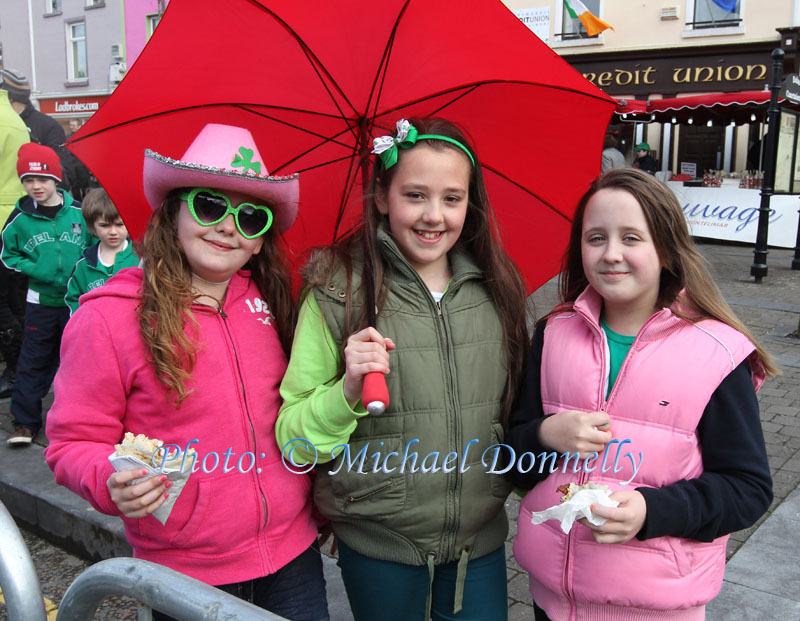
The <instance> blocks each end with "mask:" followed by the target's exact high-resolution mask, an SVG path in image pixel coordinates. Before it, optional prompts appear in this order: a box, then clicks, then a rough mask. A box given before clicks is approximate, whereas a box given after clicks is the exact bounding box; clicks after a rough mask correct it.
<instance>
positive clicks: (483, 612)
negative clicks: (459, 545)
mask: <svg viewBox="0 0 800 621" xmlns="http://www.w3.org/2000/svg"><path fill="white" fill-rule="evenodd" d="M339 567H341V569H342V579H343V580H344V586H345V588H346V589H347V598H348V599H349V600H350V608H351V609H352V610H353V617H354V618H355V620H356V621H374V620H375V619H380V620H381V621H423V620H424V619H425V605H426V601H427V596H428V580H429V576H428V567H427V566H425V565H405V564H403V563H393V562H391V561H381V560H378V559H374V558H370V557H368V556H364V555H363V554H359V553H358V552H356V551H355V550H353V549H352V548H349V547H348V546H347V545H346V544H345V543H344V542H343V541H342V540H341V539H340V540H339ZM457 570H458V562H457V561H454V562H452V563H447V564H445V565H437V566H436V570H435V572H434V578H433V587H432V589H433V591H432V602H431V619H433V620H434V621H456V620H458V621H467V620H469V621H506V619H508V586H507V584H506V558H505V548H504V547H501V548H498V549H497V550H495V551H494V552H492V553H491V554H487V555H486V556H482V557H480V558H476V559H473V560H471V561H470V562H469V564H468V565H467V576H466V583H465V584H464V600H463V603H462V605H463V608H462V609H461V610H460V611H459V612H458V613H457V614H453V601H454V599H455V588H456V573H457Z"/></svg>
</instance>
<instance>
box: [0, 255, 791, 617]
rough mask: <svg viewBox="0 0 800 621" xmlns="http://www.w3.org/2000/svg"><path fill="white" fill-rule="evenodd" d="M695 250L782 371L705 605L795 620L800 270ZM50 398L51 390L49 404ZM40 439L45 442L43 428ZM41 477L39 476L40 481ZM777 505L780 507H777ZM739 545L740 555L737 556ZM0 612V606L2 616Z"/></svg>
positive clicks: (513, 611)
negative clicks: (761, 269)
mask: <svg viewBox="0 0 800 621" xmlns="http://www.w3.org/2000/svg"><path fill="white" fill-rule="evenodd" d="M699 248H700V250H701V252H702V253H703V254H704V256H706V258H707V259H708V260H709V262H710V263H711V265H712V268H713V272H714V273H715V276H716V278H717V282H718V284H719V286H720V288H721V290H722V292H723V295H724V296H725V298H726V299H727V300H728V302H729V303H730V304H731V306H732V307H733V308H734V310H735V311H736V313H737V314H738V315H739V316H740V317H741V318H742V319H743V320H744V321H745V323H746V324H747V325H748V326H749V327H750V328H751V330H752V331H753V332H754V334H755V336H756V337H757V338H759V339H760V340H761V341H762V344H763V345H764V346H765V347H766V348H767V349H768V350H769V351H770V352H771V353H772V354H773V355H775V356H776V357H777V359H778V362H779V363H780V365H781V367H782V369H783V375H781V376H779V377H778V378H776V379H773V380H772V381H770V382H768V383H767V384H766V385H765V387H764V388H763V389H762V390H761V392H760V394H759V403H760V405H761V418H762V424H763V429H764V436H765V439H766V442H767V452H768V455H769V459H770V466H771V470H772V476H773V480H774V492H775V500H774V502H773V504H772V506H771V507H770V511H769V512H768V514H767V515H766V516H764V517H763V518H762V519H761V520H759V522H758V523H757V524H756V525H754V526H753V527H751V528H749V529H746V530H743V531H740V532H737V533H734V534H733V535H732V537H731V540H730V542H729V544H728V557H729V558H731V557H733V558H732V559H731V561H730V562H729V565H728V572H727V575H726V583H725V586H724V587H723V590H722V593H721V594H720V596H719V597H718V598H717V600H715V601H714V602H712V604H710V605H709V609H708V619H710V620H711V621H714V620H722V619H725V620H727V619H740V618H741V619H745V618H753V619H759V618H760V619H763V618H800V596H798V595H797V594H796V584H797V583H798V580H800V570H798V569H797V563H796V559H797V558H798V555H800V540H798V539H797V538H794V539H793V538H791V537H786V536H785V533H796V532H797V528H798V527H800V490H798V491H797V492H795V494H794V495H793V496H792V497H791V498H790V500H789V501H788V502H787V503H786V504H785V505H784V506H782V505H783V504H784V501H785V500H786V499H787V497H789V496H790V495H791V494H792V492H793V491H794V490H795V489H796V488H797V487H798V483H800V388H798V387H800V339H797V338H794V337H792V336H789V334H790V333H791V332H793V331H795V330H796V329H797V328H798V321H799V320H800V271H791V270H790V265H791V257H792V252H791V251H789V250H772V251H770V254H769V259H768V263H769V274H768V276H767V277H766V278H765V279H764V281H763V282H762V283H761V284H755V283H754V282H753V281H752V278H751V277H750V276H749V270H750V264H751V263H752V256H753V255H752V251H751V250H750V249H748V248H744V247H741V246H734V245H723V244H721V243H713V244H712V243H704V244H701V245H700V246H699ZM555 296H556V284H555V282H554V281H551V282H550V283H548V284H547V285H545V286H544V287H542V288H541V289H540V290H539V291H537V292H536V293H535V294H534V296H533V300H534V302H535V304H536V308H537V311H538V313H539V314H543V313H545V312H547V311H549V310H550V308H551V307H552V306H553V303H554V302H555V299H556V297H555ZM51 399H52V395H50V396H49V399H48V402H47V403H48V404H49V402H50V400H51ZM7 412H8V400H4V401H2V402H0V440H3V442H2V446H1V447H0V499H3V500H4V501H6V498H7V496H6V495H13V494H18V493H19V490H16V491H13V492H10V491H9V490H10V489H11V488H12V487H13V481H12V482H9V479H13V477H14V469H15V467H17V466H16V464H17V463H18V462H19V461H21V460H18V459H15V457H14V455H15V452H14V451H10V450H7V449H6V446H5V442H4V438H5V435H6V432H9V431H10V421H9V418H8V413H7ZM37 442H38V443H39V444H45V443H46V439H45V438H44V435H43V434H40V436H39V438H38V439H37ZM34 450H35V449H34ZM41 472H42V474H41V476H40V478H42V479H46V477H47V475H48V474H49V471H41ZM45 483H47V482H46V481H42V485H44V484H45ZM518 506H519V503H518V502H517V500H516V499H515V497H513V496H512V498H510V499H509V500H508V501H507V502H506V507H507V511H508V515H509V518H510V519H511V522H512V529H511V533H510V534H509V539H508V542H507V544H506V552H507V557H508V580H509V619H510V620H511V621H515V620H520V619H526V620H527V619H532V618H533V613H532V608H531V600H530V594H529V591H528V581H527V576H526V574H525V573H524V572H523V571H522V570H521V569H520V567H519V566H518V565H517V563H516V562H515V560H514V559H513V556H512V546H511V542H512V541H513V537H514V534H515V532H516V515H517V510H518ZM779 507H780V510H778V511H776V510H777V509H778V508H779ZM773 512H774V513H775V514H774V515H773ZM767 518H769V519H767ZM31 519H34V518H31ZM39 519H44V518H43V517H40V518H39ZM765 521H766V524H765ZM762 524H764V528H763V529H761V530H759V532H758V534H757V536H755V537H753V538H752V541H751V539H750V538H751V536H752V535H753V534H754V532H755V531H756V530H757V529H758V528H759V526H761V525H762ZM739 550H741V554H740V555H736V553H737V551H739ZM34 556H35V557H36V554H35V555H34ZM70 562H71V561H70ZM51 566H52V563H51ZM37 567H39V565H38V563H37ZM326 570H327V572H328V577H329V581H330V585H329V592H330V593H333V594H334V595H336V596H337V599H336V603H335V604H332V606H331V608H332V611H331V612H332V616H333V618H334V619H335V620H337V621H346V620H347V619H350V618H351V617H350V615H349V611H348V610H347V607H346V600H345V599H344V597H343V592H342V587H341V583H340V582H339V581H338V579H337V577H336V571H337V570H336V568H335V565H334V564H333V562H332V561H331V562H328V563H327V567H326ZM46 571H48V570H43V569H42V568H39V572H40V578H41V579H42V581H43V582H48V581H49V577H48V574H47V573H46ZM761 575H765V576H766V575H769V576H771V579H770V580H769V581H766V582H759V581H758V579H757V577H758V576H761ZM52 597H53V598H55V599H56V600H57V599H58V597H59V594H58V591H57V590H53V591H52ZM56 604H57V601H56ZM2 611H3V606H2V605H1V604H0V618H2V614H3V613H2Z"/></svg>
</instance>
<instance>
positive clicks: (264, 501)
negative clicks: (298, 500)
mask: <svg viewBox="0 0 800 621" xmlns="http://www.w3.org/2000/svg"><path fill="white" fill-rule="evenodd" d="M218 314H219V317H220V319H221V321H222V325H223V326H224V327H225V332H226V334H227V335H228V342H229V343H230V346H231V351H233V359H234V361H235V363H236V373H237V376H238V378H239V386H240V387H241V390H242V402H243V404H244V411H245V416H246V417H247V424H248V426H249V427H250V437H251V439H252V441H253V455H254V456H255V458H256V459H258V450H257V444H256V431H255V428H254V427H253V419H252V416H251V415H250V408H249V407H248V405H247V391H246V390H245V387H244V377H243V375H242V368H241V365H240V364H239V354H238V352H237V351H236V345H235V344H234V342H233V335H232V334H231V330H230V326H229V325H228V321H227V319H228V315H227V314H226V313H225V311H224V309H222V308H220V309H219V313H218ZM254 469H255V467H254ZM255 479H256V485H258V493H259V495H260V497H261V508H262V509H263V513H264V521H263V523H262V524H261V526H262V528H266V526H267V498H266V496H265V495H264V490H263V489H262V488H261V479H260V478H259V477H258V476H256V477H255Z"/></svg>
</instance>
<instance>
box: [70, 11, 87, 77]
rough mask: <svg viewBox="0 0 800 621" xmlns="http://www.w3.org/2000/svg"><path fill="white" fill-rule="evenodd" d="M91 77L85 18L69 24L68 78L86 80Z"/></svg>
mask: <svg viewBox="0 0 800 621" xmlns="http://www.w3.org/2000/svg"><path fill="white" fill-rule="evenodd" d="M88 77H89V73H88V67H87V64H86V23H85V22H84V21H83V20H80V21H77V22H70V23H68V24H67V79H68V80H69V81H75V80H85V79H86V78H88Z"/></svg>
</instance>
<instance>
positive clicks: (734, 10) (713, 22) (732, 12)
mask: <svg viewBox="0 0 800 621" xmlns="http://www.w3.org/2000/svg"><path fill="white" fill-rule="evenodd" d="M744 2H745V0H686V30H685V31H684V36H685V37H686V36H695V37H702V36H713V35H725V34H742V33H744V26H743V22H742V15H743V14H744V7H743V5H744Z"/></svg>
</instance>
